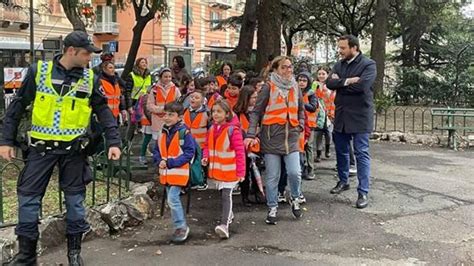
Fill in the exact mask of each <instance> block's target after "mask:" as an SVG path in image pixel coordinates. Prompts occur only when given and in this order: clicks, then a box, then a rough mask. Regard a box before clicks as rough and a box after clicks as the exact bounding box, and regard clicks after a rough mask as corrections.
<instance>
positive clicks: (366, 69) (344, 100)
mask: <svg viewBox="0 0 474 266" xmlns="http://www.w3.org/2000/svg"><path fill="white" fill-rule="evenodd" d="M333 73H335V74H337V75H338V76H339V79H332V78H331V75H332V74H333ZM376 75H377V70H376V66H375V61H374V60H372V59H369V58H367V57H365V56H364V55H362V53H360V54H359V55H358V56H357V57H356V58H355V59H354V61H352V62H351V63H350V64H348V63H347V61H346V60H340V61H339V62H337V63H336V65H335V66H334V68H333V70H332V73H331V74H330V75H329V77H328V79H327V81H326V85H327V87H328V88H329V89H330V90H335V91H337V93H336V100H335V104H336V117H335V121H334V130H335V131H337V132H343V133H369V132H372V130H373V127H374V126H373V124H374V100H373V99H374V93H373V87H372V85H373V84H374V81H375V76H376ZM352 77H359V78H360V80H359V82H358V83H354V84H351V85H349V86H344V83H345V81H346V79H347V78H352Z"/></svg>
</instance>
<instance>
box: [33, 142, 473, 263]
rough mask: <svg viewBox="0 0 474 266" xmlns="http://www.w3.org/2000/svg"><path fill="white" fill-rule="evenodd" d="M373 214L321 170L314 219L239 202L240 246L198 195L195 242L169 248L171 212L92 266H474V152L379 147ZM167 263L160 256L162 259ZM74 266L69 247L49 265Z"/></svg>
mask: <svg viewBox="0 0 474 266" xmlns="http://www.w3.org/2000/svg"><path fill="white" fill-rule="evenodd" d="M372 154H373V167H372V169H373V172H372V174H373V176H374V178H373V180H372V191H371V193H370V200H371V201H370V205H369V207H368V208H366V209H364V210H358V209H356V208H354V202H355V200H356V198H357V193H356V190H355V187H356V186H357V181H356V180H355V179H353V180H351V185H352V189H351V190H349V191H346V192H344V193H343V194H342V195H336V196H334V195H331V194H329V190H330V189H331V188H332V187H333V186H334V185H335V183H336V181H337V180H336V179H335V177H334V174H335V172H334V171H333V170H332V168H333V167H334V163H335V162H334V160H327V161H323V162H322V163H320V164H318V167H319V169H318V171H317V173H318V179H317V180H315V181H304V183H303V186H304V188H303V191H304V193H305V196H306V198H307V200H308V203H307V204H306V205H305V210H306V211H305V214H304V217H303V218H302V219H301V220H300V221H295V220H294V219H293V218H292V216H291V214H290V212H291V211H290V208H289V206H287V205H286V206H282V207H281V208H280V211H279V217H280V222H279V223H278V225H276V226H268V225H266V224H265V223H264V218H265V216H266V208H265V206H263V205H256V206H253V207H250V208H248V207H244V206H242V205H241V204H240V201H239V199H240V198H238V197H234V199H235V202H236V203H235V214H236V219H235V220H234V223H233V224H232V226H231V238H230V239H229V240H225V241H221V240H219V239H218V238H217V237H216V236H215V235H214V233H213V228H214V226H215V225H216V222H217V221H216V219H218V218H217V217H218V216H219V204H218V200H217V196H218V194H217V193H216V192H215V191H204V192H195V193H194V194H193V202H192V209H191V213H190V215H189V216H188V222H189V224H190V227H191V238H190V240H189V241H188V242H187V243H186V244H185V245H181V246H174V245H170V244H169V243H168V238H169V235H170V233H171V229H170V219H169V211H168V212H167V213H166V215H165V218H164V219H163V218H159V217H157V218H154V219H152V220H149V221H147V222H146V223H145V224H143V225H141V226H139V227H137V228H133V229H129V230H127V231H125V232H123V233H121V234H120V235H117V236H116V237H114V238H110V239H96V240H92V241H88V242H86V243H84V247H83V255H84V258H85V262H86V264H87V265H117V266H118V265H362V264H364V265H424V264H434V265H447V264H456V265H474V170H473V168H474V152H473V151H468V152H454V151H451V150H448V149H439V148H428V147H420V146H410V145H401V144H390V143H373V144H372ZM157 253H160V255H158V254H157ZM40 262H42V263H44V264H45V265H54V264H57V263H66V255H65V247H62V248H58V249H56V250H50V251H48V252H47V253H46V254H45V255H43V256H42V257H41V258H40Z"/></svg>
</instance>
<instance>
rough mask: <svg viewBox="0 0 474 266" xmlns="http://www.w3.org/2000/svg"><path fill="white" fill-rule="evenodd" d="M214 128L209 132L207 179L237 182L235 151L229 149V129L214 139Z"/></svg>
mask: <svg viewBox="0 0 474 266" xmlns="http://www.w3.org/2000/svg"><path fill="white" fill-rule="evenodd" d="M215 133H216V132H214V127H211V129H210V130H209V135H208V139H207V143H208V149H209V177H210V178H212V179H215V180H218V181H223V182H235V181H238V180H239V178H238V177H237V162H236V160H237V159H236V154H235V151H234V150H232V149H231V148H230V136H229V127H225V128H223V129H222V133H221V134H220V135H219V136H217V138H215V137H214V136H215Z"/></svg>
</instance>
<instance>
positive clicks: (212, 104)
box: [207, 94, 222, 110]
mask: <svg viewBox="0 0 474 266" xmlns="http://www.w3.org/2000/svg"><path fill="white" fill-rule="evenodd" d="M220 98H222V96H220V95H219V94H213V95H212V96H211V98H209V101H208V102H207V107H208V108H209V110H212V107H213V106H214V103H215V102H216V101H217V100H218V99H220Z"/></svg>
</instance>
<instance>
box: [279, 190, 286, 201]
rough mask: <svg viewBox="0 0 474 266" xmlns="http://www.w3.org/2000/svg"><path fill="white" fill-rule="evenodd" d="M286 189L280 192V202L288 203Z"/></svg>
mask: <svg viewBox="0 0 474 266" xmlns="http://www.w3.org/2000/svg"><path fill="white" fill-rule="evenodd" d="M285 192H286V191H284V192H283V193H280V192H278V203H286V195H285V194H286V193H285Z"/></svg>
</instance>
